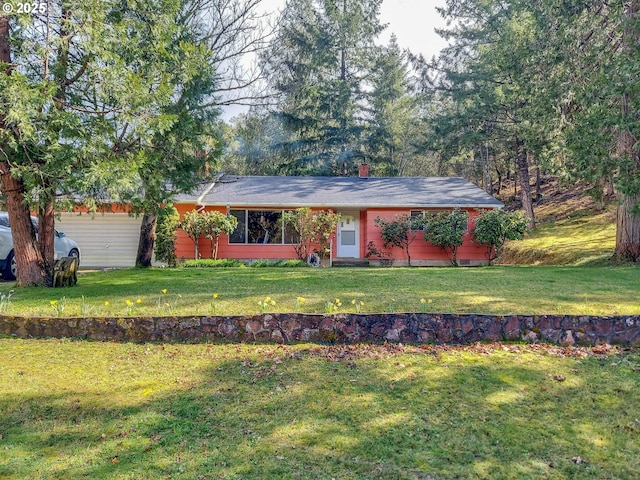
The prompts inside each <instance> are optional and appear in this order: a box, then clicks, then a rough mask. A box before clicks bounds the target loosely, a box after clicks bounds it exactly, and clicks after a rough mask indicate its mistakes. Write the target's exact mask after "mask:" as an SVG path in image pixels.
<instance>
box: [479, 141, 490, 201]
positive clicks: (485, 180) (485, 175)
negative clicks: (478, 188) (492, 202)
mask: <svg viewBox="0 0 640 480" xmlns="http://www.w3.org/2000/svg"><path fill="white" fill-rule="evenodd" d="M480 159H481V161H482V189H483V190H484V191H485V192H487V193H488V194H490V195H493V179H492V178H491V170H492V165H491V155H490V153H489V146H488V145H486V144H485V146H484V147H480Z"/></svg>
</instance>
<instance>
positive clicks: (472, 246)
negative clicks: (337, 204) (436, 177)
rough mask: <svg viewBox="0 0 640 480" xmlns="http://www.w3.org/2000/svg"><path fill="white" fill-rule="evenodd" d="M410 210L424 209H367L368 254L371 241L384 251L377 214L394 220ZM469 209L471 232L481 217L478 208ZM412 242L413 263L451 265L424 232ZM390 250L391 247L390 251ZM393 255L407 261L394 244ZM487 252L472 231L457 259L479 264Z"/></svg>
mask: <svg viewBox="0 0 640 480" xmlns="http://www.w3.org/2000/svg"><path fill="white" fill-rule="evenodd" d="M411 210H422V209H417V208H416V209H370V210H367V211H366V212H364V213H365V214H366V220H364V221H363V222H362V224H363V228H364V235H363V237H365V241H364V248H365V254H366V245H367V244H368V243H369V242H370V241H372V242H373V243H374V244H375V246H376V248H378V249H379V250H384V242H383V240H382V237H381V235H380V227H378V226H377V225H376V224H375V219H376V218H377V217H380V218H384V219H386V220H393V219H394V218H395V217H396V215H402V214H403V213H406V214H409V213H410V212H411ZM466 210H467V211H468V212H469V221H468V231H471V229H472V228H473V224H474V219H475V218H476V217H477V216H478V211H477V210H475V209H466ZM426 211H434V212H436V211H439V210H437V209H429V210H426ZM413 237H414V239H413V242H412V243H411V245H410V246H409V253H410V254H411V263H412V264H415V265H419V264H421V262H420V261H429V262H434V263H435V264H443V265H448V264H449V257H447V254H446V253H445V252H444V251H443V250H442V249H441V248H440V247H436V246H434V245H432V244H430V243H427V242H426V241H425V239H424V236H423V233H422V232H416V233H414V234H413ZM387 251H388V250H387ZM390 253H391V256H392V258H393V259H394V260H396V262H403V261H406V259H407V256H406V253H405V252H404V251H403V250H401V249H400V248H397V247H394V248H392V249H391V251H390ZM485 253H486V251H485V249H484V247H482V246H481V245H478V244H477V243H475V242H474V241H473V240H472V238H471V235H470V234H469V233H467V234H465V236H464V243H463V244H462V245H461V246H460V247H459V248H458V260H459V261H460V262H462V263H466V261H469V262H470V263H473V264H477V263H482V262H486V261H487V258H486V254H485Z"/></svg>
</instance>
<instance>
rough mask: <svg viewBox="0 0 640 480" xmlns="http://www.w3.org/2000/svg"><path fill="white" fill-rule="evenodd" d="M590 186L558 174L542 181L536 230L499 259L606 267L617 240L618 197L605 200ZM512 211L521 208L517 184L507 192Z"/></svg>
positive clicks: (503, 197) (506, 200) (504, 198)
mask: <svg viewBox="0 0 640 480" xmlns="http://www.w3.org/2000/svg"><path fill="white" fill-rule="evenodd" d="M587 190H588V187H587V185H585V184H582V183H577V184H574V185H572V186H568V187H565V186H562V185H560V184H559V182H558V181H557V179H556V178H553V177H545V178H544V179H543V181H542V182H541V198H540V199H539V200H537V202H536V204H535V215H536V225H537V226H536V228H535V229H533V230H531V231H529V232H527V234H526V235H525V238H524V240H522V241H515V242H510V243H509V244H507V245H506V246H505V248H504V252H503V254H502V256H501V257H500V258H499V259H498V262H496V263H501V264H511V265H606V264H609V263H610V262H611V261H612V260H611V257H612V255H613V251H614V247H615V240H616V204H615V201H610V202H608V203H600V202H597V201H595V200H593V199H592V198H591V197H590V196H589V195H588V193H587ZM502 192H503V193H502V195H501V196H500V200H501V201H503V202H504V203H505V208H506V209H507V210H515V209H518V208H520V202H519V200H517V198H516V197H515V195H514V194H513V193H514V190H513V187H512V188H506V189H503V190H502Z"/></svg>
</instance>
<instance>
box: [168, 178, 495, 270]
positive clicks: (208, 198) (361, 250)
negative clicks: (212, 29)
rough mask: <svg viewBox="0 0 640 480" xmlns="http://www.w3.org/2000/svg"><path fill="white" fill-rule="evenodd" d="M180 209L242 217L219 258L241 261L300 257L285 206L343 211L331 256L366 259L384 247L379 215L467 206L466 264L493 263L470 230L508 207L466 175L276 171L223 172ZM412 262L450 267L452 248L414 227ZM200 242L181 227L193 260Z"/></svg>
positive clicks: (181, 246)
mask: <svg viewBox="0 0 640 480" xmlns="http://www.w3.org/2000/svg"><path fill="white" fill-rule="evenodd" d="M175 205H176V208H177V209H178V211H179V213H180V214H181V216H182V215H184V214H185V213H186V212H188V211H191V210H194V209H197V210H217V211H220V212H223V213H225V214H227V215H233V216H235V217H236V218H237V219H238V227H237V228H236V230H235V231H234V232H233V233H232V234H231V235H229V236H226V235H225V236H223V237H222V238H221V239H220V243H219V249H218V258H235V259H240V260H256V259H289V258H296V254H295V251H294V248H293V244H294V243H295V242H296V234H295V231H293V229H292V228H291V227H289V226H288V225H285V224H284V221H283V216H282V212H283V211H285V210H294V209H296V208H300V207H309V208H311V209H312V210H331V211H333V212H337V213H339V214H340V216H341V220H340V222H339V224H338V226H337V228H336V232H335V236H334V238H333V240H332V249H331V253H330V255H331V259H332V260H335V259H365V258H366V255H367V252H368V245H369V242H373V244H374V245H375V246H376V248H377V249H379V250H384V247H383V244H384V242H383V240H382V236H381V229H380V227H378V226H377V225H376V224H375V219H376V218H377V217H380V218H385V219H388V220H392V219H394V218H395V217H396V216H397V215H402V214H410V215H414V216H415V215H421V214H422V212H423V211H427V212H438V211H442V210H451V209H453V208H460V209H462V210H466V211H467V212H468V213H469V221H468V229H467V233H466V234H465V238H464V243H463V245H462V246H460V247H459V249H458V260H459V263H460V265H481V264H486V263H487V257H486V248H484V246H482V245H479V244H477V243H475V242H474V241H473V240H472V238H471V235H470V233H469V232H470V231H471V228H472V225H473V222H474V218H475V217H476V216H477V215H478V213H479V211H480V210H482V209H495V208H502V207H503V205H502V203H500V202H499V201H498V200H496V199H495V198H493V197H492V196H491V195H489V194H488V193H486V192H484V191H483V190H482V189H480V188H479V187H477V186H476V185H474V184H472V183H470V182H467V181H466V180H464V179H463V178H459V177H412V178H408V177H393V178H376V177H366V176H360V177H282V176H277V177H269V176H228V175H221V176H220V177H218V178H217V179H216V180H215V181H214V182H212V183H210V184H207V185H203V187H202V188H201V189H200V191H199V192H196V193H195V194H192V195H180V196H178V197H177V198H176V200H175ZM413 235H415V236H416V238H415V240H414V241H413V243H412V244H411V247H410V252H411V261H412V265H418V266H420V265H422V266H427V265H433V266H435V265H449V264H450V262H449V259H448V257H447V255H446V253H445V252H444V251H443V250H442V249H440V248H439V247H436V246H434V245H431V244H430V243H427V242H426V241H425V240H424V235H423V233H422V232H415V233H413ZM198 250H199V252H200V255H201V257H203V258H206V257H210V252H211V248H210V245H209V240H208V239H206V238H200V240H199V243H198ZM194 251H195V248H194V245H193V242H192V241H191V240H190V239H189V238H188V237H187V236H186V235H185V234H184V233H183V232H180V234H179V236H178V241H177V244H176V253H177V255H178V258H194ZM387 252H388V253H389V254H390V256H391V258H393V259H394V261H395V264H396V265H402V264H406V258H405V253H404V251H402V250H401V249H399V248H393V249H392V250H391V251H389V250H387Z"/></svg>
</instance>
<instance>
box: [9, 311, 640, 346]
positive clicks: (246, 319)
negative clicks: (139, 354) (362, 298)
mask: <svg viewBox="0 0 640 480" xmlns="http://www.w3.org/2000/svg"><path fill="white" fill-rule="evenodd" d="M0 334H5V335H11V336H18V337H23V338H29V337H36V338H46V337H54V338H63V337H70V338H82V339H91V340H115V341H134V342H150V341H151V342H153V341H163V342H174V341H175V342H180V341H232V342H277V343H291V342H320V343H362V342H369V343H383V342H401V343H412V344H419V343H436V344H449V343H450V344H463V343H473V342H476V341H500V340H524V341H528V342H537V341H542V342H550V343H559V344H564V345H574V344H575V345H599V344H605V343H615V344H623V345H639V344H640V316H638V315H634V316H610V317H595V316H587V315H583V316H573V315H531V316H526V315H510V316H497V315H474V314H464V315H453V314H432V313H387V314H335V315H312V314H298V313H273V314H268V313H265V314H261V315H252V316H220V317H218V316H203V317H142V318H133V317H127V318H25V317H18V316H8V315H2V316H0Z"/></svg>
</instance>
